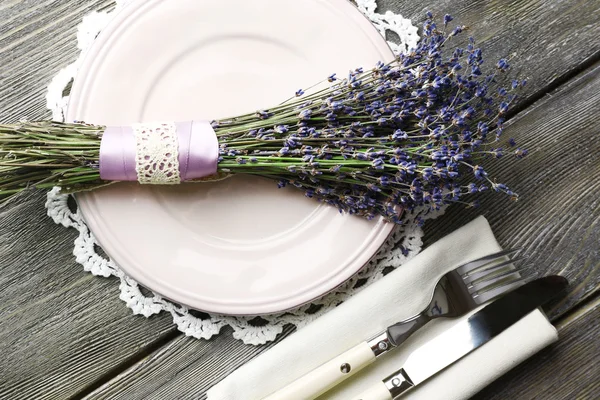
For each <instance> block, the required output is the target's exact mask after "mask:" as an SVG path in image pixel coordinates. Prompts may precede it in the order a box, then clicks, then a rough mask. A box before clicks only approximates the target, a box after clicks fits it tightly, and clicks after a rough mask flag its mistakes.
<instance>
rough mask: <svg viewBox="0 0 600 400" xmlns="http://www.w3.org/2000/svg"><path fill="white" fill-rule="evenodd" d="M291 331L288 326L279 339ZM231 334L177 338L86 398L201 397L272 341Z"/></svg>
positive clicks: (225, 332) (156, 399) (158, 399)
mask: <svg viewBox="0 0 600 400" xmlns="http://www.w3.org/2000/svg"><path fill="white" fill-rule="evenodd" d="M292 331H293V330H292V328H291V327H287V328H286V329H284V331H283V333H282V335H281V337H280V339H283V338H285V337H287V336H288V335H289V334H290V333H292ZM232 333H233V332H232V330H231V328H226V329H224V330H223V333H222V334H221V335H219V336H217V337H215V338H213V339H211V340H209V341H198V340H190V338H187V337H183V336H182V337H179V338H177V339H175V340H174V341H173V342H172V343H170V344H169V345H167V346H165V347H164V348H162V349H160V350H158V351H156V352H154V354H152V355H151V356H149V357H147V358H146V359H145V360H143V361H142V362H140V363H138V364H137V365H135V366H134V367H132V368H131V369H129V370H127V371H124V372H123V373H122V374H120V375H119V376H117V377H115V378H114V379H113V380H111V381H109V382H107V383H106V384H104V385H103V386H102V387H100V388H98V389H97V390H96V391H94V392H93V393H90V394H89V395H87V396H86V397H85V399H111V400H137V399H145V400H150V399H155V400H169V399H204V398H206V391H207V390H208V389H210V388H211V387H212V386H213V385H214V384H215V382H218V381H220V380H221V379H223V378H225V377H226V376H227V375H229V374H230V373H231V372H233V371H234V370H236V369H237V368H238V367H240V366H242V365H243V364H245V363H247V362H248V361H250V360H251V359H253V358H254V357H256V356H257V355H259V354H260V353H262V352H263V351H266V350H267V349H269V348H270V347H272V346H273V345H274V344H275V343H268V344H266V345H263V346H248V345H245V344H243V343H242V342H240V341H239V340H236V339H234V338H233V337H232ZM236 400H237V399H236ZM240 400H242V399H240Z"/></svg>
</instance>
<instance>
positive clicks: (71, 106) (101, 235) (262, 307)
mask: <svg viewBox="0 0 600 400" xmlns="http://www.w3.org/2000/svg"><path fill="white" fill-rule="evenodd" d="M164 1H166V0H150V1H143V0H137V1H135V2H133V3H131V4H128V5H127V6H126V7H124V8H122V9H121V10H119V11H117V12H116V14H115V15H114V17H113V18H112V19H111V21H110V22H109V23H108V24H107V25H106V26H105V27H104V28H103V29H102V30H101V32H100V34H99V35H98V37H97V38H96V39H95V40H94V43H93V44H92V46H91V47H90V48H89V50H88V51H87V52H86V54H85V55H84V56H83V60H82V63H81V65H80V67H79V69H78V72H77V75H76V77H75V79H74V81H73V86H72V89H71V93H70V96H69V101H68V105H67V112H66V119H67V120H73V117H74V116H75V115H76V114H77V113H78V112H79V110H80V107H81V104H82V102H81V101H80V100H79V97H80V95H81V94H83V93H85V90H87V88H88V86H89V84H90V83H93V81H94V80H93V74H91V73H90V70H92V71H93V69H92V67H93V65H94V63H95V60H96V59H97V58H98V57H99V55H100V54H102V53H104V52H107V51H109V50H110V48H109V47H108V46H107V44H108V43H110V39H111V38H114V35H116V34H117V33H118V31H119V30H120V29H122V28H124V27H126V25H127V24H125V23H124V22H125V21H126V20H127V19H129V18H133V17H135V16H136V15H139V14H140V13H143V11H144V10H145V9H148V8H151V7H154V6H156V5H157V4H158V3H162V2H164ZM325 1H326V2H328V3H330V4H331V5H333V6H334V7H339V6H340V5H341V6H344V7H349V8H348V10H352V11H351V12H346V13H345V14H346V15H350V18H353V19H354V20H358V21H359V22H362V24H363V25H365V26H366V29H367V30H368V29H370V30H372V31H373V33H375V35H376V36H375V35H373V36H371V35H369V38H370V39H371V42H373V43H374V45H376V43H375V40H374V39H373V37H377V38H378V39H381V40H380V45H379V46H377V48H378V49H379V50H381V51H382V52H388V53H389V54H388V56H389V57H393V56H395V55H394V52H393V51H392V49H391V48H390V46H389V44H388V43H387V41H386V40H385V38H383V37H382V36H381V34H380V33H379V32H378V30H377V28H376V27H375V26H374V25H373V24H372V22H371V21H370V20H369V19H368V17H366V16H365V15H364V14H363V13H362V12H360V10H359V9H358V7H356V5H354V4H353V3H351V2H350V1H349V0H325ZM365 22H366V23H365ZM381 44H383V46H382V45H381ZM78 78H79V79H78ZM88 197H89V196H87V195H85V194H80V195H77V196H75V199H76V202H77V204H78V209H79V210H81V215H82V217H83V219H84V221H85V222H86V224H87V225H88V227H89V228H90V231H91V232H92V233H93V234H94V237H95V239H96V240H97V241H98V243H99V244H100V246H101V247H102V248H103V249H105V245H106V244H108V243H110V238H109V237H108V235H107V232H104V231H103V230H102V229H101V226H100V225H101V224H100V223H99V221H98V217H99V213H98V212H97V211H96V212H94V211H93V210H94V206H93V204H92V202H91V201H90V199H89V198H88ZM86 209H87V210H88V211H87V212H86ZM356 218H358V217H356ZM378 225H381V226H379V227H378ZM394 228H395V224H393V223H388V222H385V221H384V220H383V218H381V217H380V218H378V223H377V225H375V226H374V227H373V229H372V230H371V231H370V233H371V235H369V236H373V237H372V239H371V241H370V242H369V243H368V244H367V245H366V246H365V248H364V251H363V252H362V253H361V254H359V255H358V256H357V257H355V260H353V261H352V262H348V263H347V265H346V267H345V268H343V269H342V270H341V271H340V272H339V273H337V274H335V275H334V276H333V277H332V278H331V279H329V280H328V281H326V282H323V283H321V284H320V285H317V286H316V287H312V289H311V290H308V291H303V292H302V293H301V295H300V296H298V299H297V301H296V302H295V304H293V305H290V304H289V299H278V300H274V301H269V302H268V304H264V303H261V304H256V303H253V304H252V305H250V306H249V307H248V306H239V305H233V306H231V305H229V304H225V303H218V304H217V303H207V304H206V305H207V307H198V306H197V305H191V304H190V303H189V302H187V301H185V300H184V301H182V299H176V297H178V296H175V298H174V297H173V296H172V294H171V293H170V290H168V288H167V287H165V286H164V285H162V286H161V285H160V283H159V282H157V283H158V285H156V286H155V285H148V284H147V282H148V281H149V280H148V279H146V277H147V275H144V274H141V273H139V271H138V269H137V268H128V267H123V263H121V262H120V261H119V260H120V259H121V255H120V254H109V257H110V258H111V259H112V260H114V262H115V263H116V264H117V265H118V268H120V269H121V270H122V271H123V273H125V275H127V276H129V277H131V278H133V279H134V280H135V281H137V282H139V283H140V284H141V285H143V286H144V287H147V288H148V289H150V290H152V291H153V292H155V293H157V294H159V295H160V296H161V297H164V298H166V299H169V300H170V301H172V302H174V303H177V304H182V305H184V306H186V307H188V308H190V309H195V310H199V311H203V312H207V313H213V314H222V315H236V316H253V315H269V314H274V313H280V312H285V311H288V310H291V309H296V308H298V307H301V306H302V305H306V304H308V303H311V302H312V301H314V300H315V299H318V298H320V297H322V296H324V295H326V294H328V293H330V292H332V291H334V290H335V289H336V288H338V287H339V286H341V285H343V284H344V283H345V282H347V281H348V279H350V278H351V277H352V276H354V275H355V274H356V273H358V272H359V271H360V270H362V269H363V268H364V267H365V266H366V265H367V264H368V263H369V262H370V261H371V260H372V259H373V258H374V257H375V256H376V255H377V254H378V252H379V250H380V249H381V248H382V246H384V245H385V243H386V242H387V239H388V238H389V236H390V235H391V234H392V233H393V231H394ZM365 242H366V240H365ZM107 254H108V251H107ZM121 261H122V259H121ZM125 264H127V263H125ZM155 282H156V281H155ZM158 286H160V287H158ZM322 286H326V287H325V288H322ZM317 288H320V289H318V290H317ZM164 289H167V290H164ZM316 292H318V293H316ZM309 293H310V295H308V294H309ZM192 303H194V302H192Z"/></svg>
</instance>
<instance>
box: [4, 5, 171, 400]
mask: <svg viewBox="0 0 600 400" xmlns="http://www.w3.org/2000/svg"><path fill="white" fill-rule="evenodd" d="M106 7H112V5H111V1H107V0H98V1H81V0H69V1H64V0H61V1H48V0H42V1H37V0H36V1H33V0H30V1H3V2H0V21H1V22H0V119H2V120H4V121H14V120H16V119H19V118H23V117H27V118H30V119H34V118H46V117H48V116H49V112H48V111H47V110H46V109H45V89H46V86H47V85H48V83H49V82H50V79H51V78H52V76H53V75H55V74H56V73H57V72H58V70H59V69H60V68H61V67H63V66H65V65H67V64H68V63H70V62H72V61H73V60H74V59H75V58H76V56H77V55H78V51H77V47H76V40H75V35H76V26H77V24H78V23H79V22H80V21H81V17H82V16H83V15H84V14H86V13H88V12H89V11H91V10H93V9H101V8H106ZM44 202H45V196H44V195H43V194H42V193H37V194H35V195H33V196H27V197H25V198H22V199H20V200H19V202H18V204H15V205H10V206H8V207H4V208H1V209H0V271H1V274H0V353H1V354H2V359H1V360H0V398H2V399H19V398H24V399H25V398H27V399H34V398H35V399H43V398H53V399H57V398H60V399H63V398H68V397H69V396H72V395H74V394H76V393H78V392H79V391H81V390H82V389H83V388H85V387H86V386H89V385H90V384H92V383H93V382H95V381H97V380H99V379H103V376H104V375H105V374H107V373H109V374H114V372H113V369H114V368H115V367H118V366H119V365H122V364H123V363H125V362H127V361H128V360H129V358H130V357H132V356H133V355H136V356H139V354H140V351H144V349H147V348H152V346H154V345H155V343H159V341H160V340H161V338H164V337H165V336H166V337H170V336H171V335H172V334H173V333H174V328H173V327H172V323H171V319H170V318H169V317H168V316H166V315H163V316H160V317H155V318H151V319H149V320H146V319H145V318H141V317H139V316H134V315H132V313H131V311H130V310H129V309H127V308H126V307H125V306H124V304H123V302H122V301H121V300H119V290H118V281H116V280H115V279H104V278H96V277H93V276H92V275H90V274H88V273H85V272H83V270H82V267H81V266H80V265H78V264H76V263H75V261H74V257H73V255H72V250H73V240H74V238H75V236H76V234H75V232H74V231H67V230H66V229H64V228H63V227H60V226H57V225H55V224H54V223H53V222H52V221H51V220H50V219H49V218H48V217H47V216H46V215H45V214H46V212H45V209H44Z"/></svg>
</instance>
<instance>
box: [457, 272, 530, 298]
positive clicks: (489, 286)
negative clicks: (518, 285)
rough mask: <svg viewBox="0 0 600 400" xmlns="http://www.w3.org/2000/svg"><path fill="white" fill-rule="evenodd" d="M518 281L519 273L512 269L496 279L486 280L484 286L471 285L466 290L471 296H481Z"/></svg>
mask: <svg viewBox="0 0 600 400" xmlns="http://www.w3.org/2000/svg"><path fill="white" fill-rule="evenodd" d="M519 279H521V275H520V274H519V271H518V270H516V269H512V270H509V271H507V272H506V273H503V274H502V275H500V276H498V277H496V278H492V279H489V280H487V281H486V282H485V283H484V284H479V285H473V286H471V287H470V288H469V289H468V290H469V292H470V293H471V294H472V295H476V294H479V295H481V294H483V293H485V292H489V291H490V290H493V289H495V288H498V287H501V286H504V285H507V284H509V283H512V282H514V281H518V280H519Z"/></svg>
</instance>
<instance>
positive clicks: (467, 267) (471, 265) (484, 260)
mask: <svg viewBox="0 0 600 400" xmlns="http://www.w3.org/2000/svg"><path fill="white" fill-rule="evenodd" d="M519 250H521V249H508V250H502V251H499V252H497V253H494V254H489V255H487V256H484V257H481V258H478V259H477V260H473V261H469V262H468V263H466V264H464V265H462V266H460V267H458V268H457V269H456V271H457V272H458V273H459V274H461V275H462V274H467V273H469V272H470V271H472V270H473V269H475V268H478V267H481V266H483V265H485V264H488V263H489V262H492V261H495V260H497V259H499V258H502V257H505V256H508V255H510V254H513V253H516V252H518V251H519Z"/></svg>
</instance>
